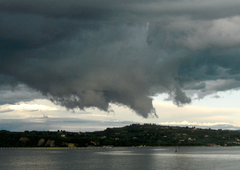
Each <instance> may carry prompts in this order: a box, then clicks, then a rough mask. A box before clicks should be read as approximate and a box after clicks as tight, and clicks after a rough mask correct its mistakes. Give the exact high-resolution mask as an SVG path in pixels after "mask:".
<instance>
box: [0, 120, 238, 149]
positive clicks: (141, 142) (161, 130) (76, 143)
mask: <svg viewBox="0 0 240 170" xmlns="http://www.w3.org/2000/svg"><path fill="white" fill-rule="evenodd" d="M89 146H140V147H143V146H240V131H231V130H222V129H219V130H212V129H210V128H209V129H201V128H195V127H187V126H186V127H178V126H160V125H156V124H143V125H140V124H132V125H129V126H125V127H120V128H107V129H105V130H103V131H95V132H79V133H76V132H66V131H25V132H9V131H6V130H1V131H0V147H89Z"/></svg>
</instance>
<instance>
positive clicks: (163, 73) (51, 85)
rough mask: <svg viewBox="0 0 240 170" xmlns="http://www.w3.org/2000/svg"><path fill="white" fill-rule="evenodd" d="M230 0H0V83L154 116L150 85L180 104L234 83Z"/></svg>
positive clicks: (70, 103) (233, 5) (236, 17)
mask: <svg viewBox="0 0 240 170" xmlns="http://www.w3.org/2000/svg"><path fill="white" fill-rule="evenodd" d="M239 5H240V2H239V1H236V0H230V1H228V3H226V2H225V1H216V0H210V1H205V0H204V1H189V0H181V1H177V2H176V1H163V0H158V1H156V0H150V1H144V0H141V1H139V0H138V1H137V0H128V1H125V0H123V1H112V0H111V1H110V0H102V1H98V0H89V1H76V0H69V1H67V2H66V1H62V0H59V1H55V0H48V1H42V0H41V1H40V0H35V1H27V0H22V1H21V2H19V1H18V0H1V2H0V85H1V87H5V86H13V87H16V86H17V85H18V86H19V84H20V85H21V84H24V85H26V86H28V87H29V88H31V89H33V90H35V91H37V92H40V93H41V94H42V95H44V96H46V97H47V98H49V99H51V100H52V101H53V102H54V103H57V104H60V105H62V106H65V107H66V108H68V109H76V108H80V109H84V108H88V107H97V108H99V109H101V110H105V111H110V110H111V108H110V105H109V104H110V103H115V104H118V105H124V106H128V107H129V108H131V109H132V110H134V111H135V112H136V113H137V114H139V115H140V116H142V117H145V118H147V117H150V116H156V113H155V109H154V108H153V105H152V98H151V96H154V95H157V94H162V93H167V94H169V96H170V99H172V100H173V102H174V103H175V104H177V105H179V106H181V105H184V104H187V103H190V102H191V98H190V97H191V96H189V95H190V94H191V95H192V94H197V95H198V97H199V98H202V97H204V96H205V95H208V94H210V93H215V92H217V91H225V90H229V89H238V88H239V87H240V82H239V80H240V75H239V73H240V69H239V64H240V56H239V54H240V48H239V46H240V37H239V35H240V31H239V30H240V14H239V9H238V6H239ZM216 81H217V82H218V83H215V82H216ZM187 94H189V95H187ZM32 97H33V98H34V96H32ZM36 98H38V97H36ZM18 100H19V101H21V99H20V98H19V99H18ZM22 100H24V99H22Z"/></svg>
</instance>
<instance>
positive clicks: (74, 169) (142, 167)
mask: <svg viewBox="0 0 240 170" xmlns="http://www.w3.org/2000/svg"><path fill="white" fill-rule="evenodd" d="M175 149H176V148H174V147H172V148H170V147H169V148H164V147H162V148H110V149H0V170H48V169H49V170H176V169H178V170H239V169H240V147H182V148H180V149H178V152H177V153H175Z"/></svg>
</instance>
